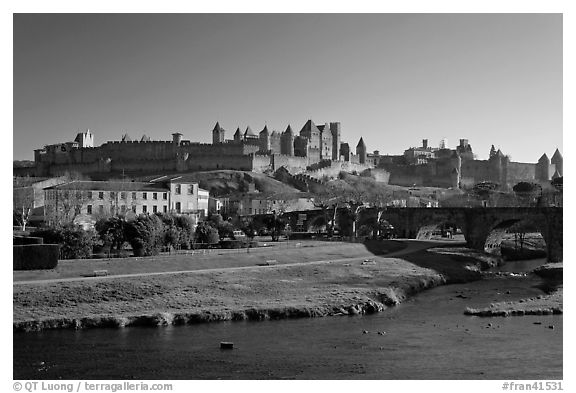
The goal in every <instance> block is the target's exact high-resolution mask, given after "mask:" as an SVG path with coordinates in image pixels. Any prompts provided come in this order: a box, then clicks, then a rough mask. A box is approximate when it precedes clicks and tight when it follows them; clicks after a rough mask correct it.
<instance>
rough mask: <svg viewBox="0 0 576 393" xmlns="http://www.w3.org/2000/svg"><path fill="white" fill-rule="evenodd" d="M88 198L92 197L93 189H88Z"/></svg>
mask: <svg viewBox="0 0 576 393" xmlns="http://www.w3.org/2000/svg"><path fill="white" fill-rule="evenodd" d="M88 199H92V191H88Z"/></svg>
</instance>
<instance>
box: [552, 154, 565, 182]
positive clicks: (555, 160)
mask: <svg viewBox="0 0 576 393" xmlns="http://www.w3.org/2000/svg"><path fill="white" fill-rule="evenodd" d="M563 161H564V159H563V158H562V154H560V151H559V150H558V149H556V151H555V152H554V155H553V156H552V158H551V159H550V163H551V164H553V165H555V166H556V170H557V171H558V173H559V174H560V176H564V162H563Z"/></svg>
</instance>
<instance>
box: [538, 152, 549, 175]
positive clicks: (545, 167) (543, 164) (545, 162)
mask: <svg viewBox="0 0 576 393" xmlns="http://www.w3.org/2000/svg"><path fill="white" fill-rule="evenodd" d="M535 175H536V179H537V180H542V181H547V180H550V159H549V158H548V156H547V155H546V153H544V154H542V156H541V157H540V159H538V163H537V164H536V173H535Z"/></svg>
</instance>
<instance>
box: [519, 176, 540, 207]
mask: <svg viewBox="0 0 576 393" xmlns="http://www.w3.org/2000/svg"><path fill="white" fill-rule="evenodd" d="M512 190H513V191H514V193H515V194H516V197H517V198H518V201H519V203H520V205H521V206H534V205H535V204H536V199H537V198H538V197H540V196H541V195H542V186H541V185H540V184H537V183H529V182H520V183H518V184H516V185H515V186H514V187H512Z"/></svg>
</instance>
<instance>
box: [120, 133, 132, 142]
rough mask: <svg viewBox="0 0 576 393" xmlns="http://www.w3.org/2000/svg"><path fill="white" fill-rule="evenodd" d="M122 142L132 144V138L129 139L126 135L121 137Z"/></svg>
mask: <svg viewBox="0 0 576 393" xmlns="http://www.w3.org/2000/svg"><path fill="white" fill-rule="evenodd" d="M122 142H132V138H130V135H128V133H126V134H124V135H122Z"/></svg>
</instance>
